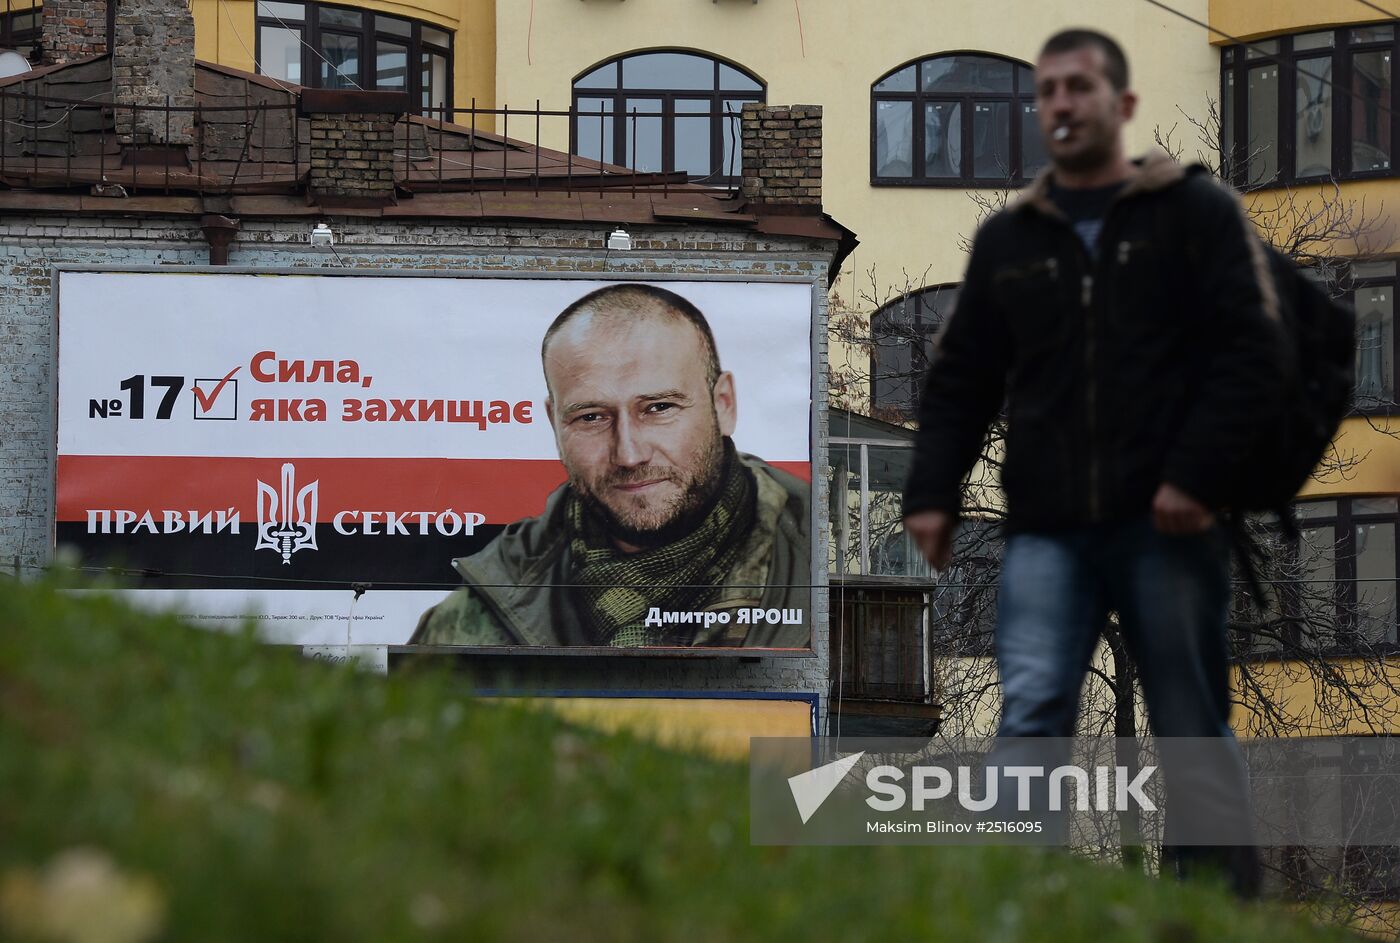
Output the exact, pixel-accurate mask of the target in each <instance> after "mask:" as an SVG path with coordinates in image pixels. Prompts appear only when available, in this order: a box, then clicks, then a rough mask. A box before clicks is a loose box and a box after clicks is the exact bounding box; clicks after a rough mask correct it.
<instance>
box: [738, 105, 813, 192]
mask: <svg viewBox="0 0 1400 943" xmlns="http://www.w3.org/2000/svg"><path fill="white" fill-rule="evenodd" d="M740 142H741V146H742V148H743V158H744V178H743V193H744V197H745V198H746V199H749V200H753V201H756V202H760V203H783V204H790V205H792V206H804V207H811V208H813V209H820V208H821V205H822V106H821V105H756V104H748V105H745V106H744V115H743V119H742V124H741V131H740Z"/></svg>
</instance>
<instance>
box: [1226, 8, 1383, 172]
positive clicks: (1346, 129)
mask: <svg viewBox="0 0 1400 943" xmlns="http://www.w3.org/2000/svg"><path fill="white" fill-rule="evenodd" d="M1371 26H1389V27H1392V28H1393V33H1392V37H1391V39H1390V40H1389V41H1385V40H1382V41H1380V42H1357V43H1352V42H1350V41H1349V40H1350V38H1351V31H1352V30H1354V29H1364V28H1367V27H1371ZM1327 32H1330V33H1331V34H1332V46H1331V48H1330V50H1328V49H1327V48H1318V49H1296V48H1295V45H1294V40H1295V38H1296V37H1299V36H1310V35H1313V34H1317V33H1327ZM1274 41H1277V42H1278V52H1277V53H1274V54H1272V55H1265V56H1259V57H1257V58H1253V59H1251V58H1250V57H1249V55H1248V51H1249V49H1248V47H1249V46H1258V45H1260V44H1261V43H1265V42H1274ZM1329 51H1330V54H1331V59H1332V78H1331V82H1332V88H1331V89H1330V94H1331V103H1332V125H1331V133H1332V154H1331V163H1332V169H1331V170H1330V171H1329V172H1328V173H1326V174H1311V175H1308V176H1305V177H1300V176H1298V175H1297V173H1296V170H1297V166H1296V165H1297V159H1298V155H1297V119H1298V115H1297V108H1296V107H1295V103H1296V102H1297V78H1298V63H1299V62H1301V61H1303V60H1308V59H1318V58H1323V57H1324V56H1326V55H1327V54H1328V53H1329ZM1368 52H1388V53H1389V54H1390V61H1391V67H1392V70H1393V68H1394V65H1395V63H1396V61H1397V54H1400V21H1395V20H1382V21H1377V22H1372V23H1351V24H1348V25H1347V26H1344V27H1338V28H1336V29H1333V30H1325V29H1308V30H1296V31H1294V32H1291V33H1282V34H1279V35H1277V36H1269V37H1265V38H1261V39H1258V40H1254V41H1252V42H1250V43H1245V44H1234V45H1228V46H1223V47H1221V50H1220V84H1219V93H1220V100H1221V115H1222V120H1221V127H1220V140H1219V142H1218V147H1219V154H1220V159H1221V166H1222V167H1223V168H1225V169H1226V170H1227V171H1228V174H1227V180H1228V182H1229V183H1231V184H1233V185H1234V186H1236V187H1238V188H1240V189H1242V190H1260V189H1267V188H1270V187H1280V186H1290V185H1296V184H1304V185H1306V184H1316V183H1325V182H1329V181H1332V180H1376V179H1386V178H1389V177H1394V176H1397V167H1396V164H1397V159H1396V156H1397V155H1396V153H1395V152H1396V150H1397V145H1400V82H1397V81H1395V79H1394V77H1393V71H1392V80H1391V83H1390V102H1389V105H1388V107H1389V109H1390V148H1391V151H1392V156H1391V160H1390V166H1389V167H1387V168H1382V169H1380V170H1363V171H1358V170H1355V169H1353V167H1352V161H1353V157H1354V154H1353V147H1352V133H1353V130H1354V128H1355V123H1354V120H1353V119H1354V117H1355V116H1354V115H1353V113H1352V108H1353V103H1354V96H1353V89H1352V72H1353V66H1354V57H1355V56H1356V55H1357V54H1358V53H1361V54H1364V53H1368ZM1270 64H1272V65H1275V66H1277V68H1278V73H1279V81H1278V101H1277V102H1276V104H1275V107H1276V109H1277V111H1276V114H1277V118H1278V154H1277V167H1278V170H1277V174H1276V175H1275V177H1274V178H1273V179H1272V180H1268V181H1261V182H1259V183H1250V182H1249V168H1248V166H1247V161H1245V160H1244V159H1243V158H1245V157H1246V156H1248V152H1247V148H1248V146H1249V145H1248V139H1247V137H1248V130H1249V128H1248V124H1249V108H1248V106H1249V71H1250V69H1252V68H1258V67H1260V66H1267V65H1270ZM1231 76H1233V78H1234V82H1233V88H1232V86H1231V82H1230V78H1231ZM1227 99H1228V100H1229V104H1228V105H1226V104H1225V103H1226V101H1227ZM1227 112H1228V114H1229V116H1230V119H1231V120H1230V125H1231V127H1230V128H1228V129H1227V128H1226V127H1225V121H1224V115H1225V114H1226V113H1227ZM1231 139H1233V148H1229V147H1227V144H1228V143H1229V142H1230V141H1231Z"/></svg>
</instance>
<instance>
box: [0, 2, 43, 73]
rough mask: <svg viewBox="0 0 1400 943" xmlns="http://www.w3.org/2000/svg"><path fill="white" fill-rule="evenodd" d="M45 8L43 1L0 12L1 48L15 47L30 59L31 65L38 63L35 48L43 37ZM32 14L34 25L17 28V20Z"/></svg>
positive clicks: (14, 48)
mask: <svg viewBox="0 0 1400 943" xmlns="http://www.w3.org/2000/svg"><path fill="white" fill-rule="evenodd" d="M43 10H44V5H43V4H42V3H35V4H34V5H33V6H32V7H20V8H17V9H6V10H5V11H4V12H0V48H4V49H13V50H15V51H16V52H19V53H20V54H21V55H23V56H24V57H25V58H26V59H29V60H30V65H31V66H33V65H37V64H38V63H36V62H34V61H33V57H34V52H35V48H36V47H37V46H38V45H39V42H40V40H41V39H42V37H43V31H44V27H43V22H44V19H43V16H44V14H43ZM30 14H33V16H34V25H33V26H31V27H30V28H29V29H25V30H16V29H15V27H14V24H15V20H17V19H19V18H20V17H22V16H26V15H30Z"/></svg>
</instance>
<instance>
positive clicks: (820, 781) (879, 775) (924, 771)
mask: <svg viewBox="0 0 1400 943" xmlns="http://www.w3.org/2000/svg"><path fill="white" fill-rule="evenodd" d="M863 756H865V752H864V751H861V752H859V753H853V754H851V755H850V756H844V757H842V758H841V759H839V760H834V761H832V762H830V763H827V764H825V765H823V766H818V767H817V768H816V769H812V770H808V771H807V772H805V773H799V774H797V775H796V776H790V777H788V788H789V789H790V790H791V791H792V801H793V803H794V804H795V805H796V806H797V813H798V815H799V816H801V818H802V824H804V825H805V824H807V822H809V821H811V818H812V816H814V815H816V814H817V810H818V809H820V808H821V807H822V805H823V803H825V802H826V800H827V799H828V798H830V796H831V794H832V793H833V792H835V791H836V787H838V786H840V785H841V783H842V782H843V781H844V780H845V779H846V777H847V776H848V775H849V774H850V772H851V769H852V768H854V767H855V765H856V764H857V763H858V762H860V760H861V758H862V757H863ZM1156 772H1157V767H1156V766H1144V767H1142V768H1141V769H1139V770H1138V771H1137V772H1136V774H1134V773H1133V772H1132V771H1131V770H1129V769H1128V768H1127V767H1126V766H1103V765H1098V766H1094V767H1092V768H1088V769H1086V768H1085V767H1082V766H1073V765H1066V766H1057V767H1055V768H1054V769H1051V770H1050V771H1049V774H1048V776H1047V774H1046V770H1045V767H1043V766H1019V765H1018V766H1003V767H996V766H983V767H981V768H980V773H981V775H982V787H983V788H982V795H981V797H980V798H979V797H977V796H974V795H973V789H972V787H973V780H974V775H975V773H974V769H973V767H971V766H965V765H961V766H956V767H954V768H953V770H949V769H948V768H947V767H944V766H914V767H913V768H911V769H910V770H908V771H907V772H906V771H905V770H903V769H900V768H899V767H898V766H889V765H882V766H874V767H871V768H870V769H869V770H867V771H866V773H865V787H866V789H867V790H868V791H869V792H870V795H868V796H866V797H865V804H866V805H867V806H869V807H870V808H872V809H874V810H875V811H877V812H898V811H901V810H904V809H909V810H911V811H913V812H923V811H925V810H926V809H927V808H928V807H929V805H930V804H931V803H935V802H940V801H942V800H945V799H947V798H948V797H949V796H950V795H953V784H954V780H955V779H956V782H957V794H956V799H957V803H958V805H959V806H960V807H962V808H963V809H965V810H967V811H968V812H987V811H989V810H991V809H994V808H997V807H998V801H999V800H1001V798H1002V793H1001V790H1000V787H999V783H1000V781H1001V780H1002V779H1003V778H1005V779H1011V780H1015V787H1014V788H1015V797H1016V798H1015V806H1014V808H1015V811H1017V812H1031V811H1033V810H1034V809H1036V808H1046V809H1048V810H1049V811H1051V812H1059V811H1061V809H1062V807H1063V806H1064V795H1065V791H1066V790H1065V786H1067V785H1073V786H1074V796H1075V802H1076V807H1077V808H1078V809H1079V810H1080V811H1083V812H1087V811H1090V810H1091V809H1093V810H1096V811H1099V812H1108V811H1113V812H1127V811H1129V809H1130V807H1131V805H1136V807H1137V808H1138V809H1141V810H1142V811H1145V812H1156V811H1157V805H1156V803H1155V802H1153V801H1152V799H1151V797H1150V796H1148V795H1147V794H1146V793H1145V792H1143V787H1144V786H1146V785H1147V783H1148V781H1149V780H1150V779H1151V778H1152V776H1153V774H1155V773H1156ZM1038 779H1044V780H1045V782H1046V786H1047V792H1048V795H1047V797H1046V802H1045V803H1044V804H1043V805H1041V806H1033V805H1032V802H1033V799H1032V789H1033V784H1034V782H1035V780H1038ZM906 780H907V781H908V788H905V781H906ZM1002 808H1004V809H1007V810H1009V809H1010V808H1011V806H1009V805H1008V804H1006V803H1003V804H1002ZM951 830H952V831H955V832H956V831H968V830H970V827H969V829H951Z"/></svg>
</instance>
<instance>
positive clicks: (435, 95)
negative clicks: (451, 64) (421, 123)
mask: <svg viewBox="0 0 1400 943" xmlns="http://www.w3.org/2000/svg"><path fill="white" fill-rule="evenodd" d="M424 32H427V30H424ZM422 55H423V58H422V61H421V62H420V64H419V65H420V68H421V70H422V82H423V111H424V113H425V114H428V115H431V116H434V117H440V118H445V117H447V116H446V114H445V113H444V111H443V109H445V108H447V57H446V56H440V55H438V54H437V53H435V52H425V53H423V54H422Z"/></svg>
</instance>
